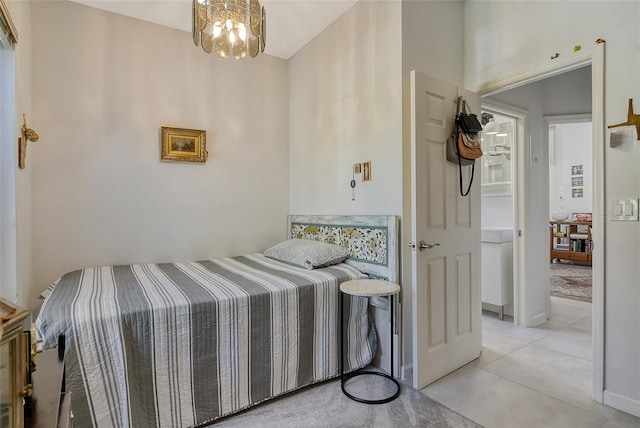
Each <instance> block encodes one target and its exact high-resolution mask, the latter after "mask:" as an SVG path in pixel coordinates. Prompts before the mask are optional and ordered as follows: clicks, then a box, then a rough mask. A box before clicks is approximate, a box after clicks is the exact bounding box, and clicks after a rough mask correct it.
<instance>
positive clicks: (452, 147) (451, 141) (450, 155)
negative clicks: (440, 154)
mask: <svg viewBox="0 0 640 428" xmlns="http://www.w3.org/2000/svg"><path fill="white" fill-rule="evenodd" d="M458 139H459V138H458V133H457V132H454V134H453V135H452V136H450V137H449V138H448V139H447V160H448V161H449V162H451V163H455V164H456V165H457V164H458V161H460V163H461V164H462V165H463V166H467V165H473V163H474V162H475V159H466V158H461V157H460V156H458V151H459V149H458Z"/></svg>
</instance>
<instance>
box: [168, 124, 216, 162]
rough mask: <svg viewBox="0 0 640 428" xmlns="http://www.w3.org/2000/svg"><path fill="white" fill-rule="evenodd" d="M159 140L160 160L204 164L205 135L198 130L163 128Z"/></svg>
mask: <svg viewBox="0 0 640 428" xmlns="http://www.w3.org/2000/svg"><path fill="white" fill-rule="evenodd" d="M161 135H162V136H161V139H160V160H163V161H172V162H206V161H207V157H208V156H209V153H208V152H207V133H206V131H203V130H200V129H186V128H170V127H168V126H163V127H162V129H161Z"/></svg>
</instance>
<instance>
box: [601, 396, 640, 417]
mask: <svg viewBox="0 0 640 428" xmlns="http://www.w3.org/2000/svg"><path fill="white" fill-rule="evenodd" d="M603 403H604V404H605V405H607V406H609V407H613V408H614V409H618V410H621V411H623V412H626V413H630V414H632V415H633V416H637V417H639V418H640V400H634V399H633V398H629V397H625V396H624V395H620V394H616V393H615V392H611V391H607V390H606V389H605V390H604V400H603Z"/></svg>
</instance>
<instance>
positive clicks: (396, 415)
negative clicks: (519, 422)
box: [212, 376, 481, 428]
mask: <svg viewBox="0 0 640 428" xmlns="http://www.w3.org/2000/svg"><path fill="white" fill-rule="evenodd" d="M347 385H348V391H349V392H351V393H352V394H355V395H356V396H358V397H366V398H369V399H379V398H382V397H384V396H388V395H384V394H387V393H388V392H389V390H390V388H389V387H390V386H391V382H389V381H388V380H385V379H384V378H382V377H380V376H358V377H356V378H353V379H351V380H350V381H349V382H348V383H347ZM392 388H393V389H391V394H393V392H394V391H395V387H392ZM372 394H373V395H372ZM391 394H389V395H391ZM212 426H213V427H235V426H238V427H278V428H286V427H291V428H293V427H296V428H298V427H385V428H386V427H389V428H391V427H432V428H436V427H438V428H445V427H451V428H481V426H480V425H478V424H476V423H475V422H473V421H471V420H469V419H467V418H465V417H464V416H462V415H460V414H458V413H456V412H454V411H453V410H451V409H449V408H448V407H445V406H443V405H442V404H440V403H438V402H436V401H434V400H432V399H431V398H429V397H427V396H426V395H424V394H421V393H420V392H418V391H416V390H414V389H412V388H409V387H407V386H404V385H403V386H402V388H401V393H400V396H399V397H398V398H396V399H395V400H394V401H392V402H390V403H386V404H362V403H358V402H356V401H353V400H351V399H349V398H348V397H346V396H345V395H344V394H343V393H342V390H341V389H340V380H339V379H334V380H329V381H326V382H322V383H320V384H317V385H313V386H310V387H307V388H303V389H301V390H298V391H296V392H293V393H291V394H287V395H285V396H283V397H281V398H277V399H274V400H271V401H267V402H265V403H262V404H260V405H258V406H256V407H252V408H250V409H248V410H245V411H244V412H242V413H239V414H236V415H232V416H229V417H226V418H223V419H220V420H219V421H217V422H215V423H214V424H213V425H212Z"/></svg>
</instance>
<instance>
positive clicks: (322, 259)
mask: <svg viewBox="0 0 640 428" xmlns="http://www.w3.org/2000/svg"><path fill="white" fill-rule="evenodd" d="M263 254H264V255H265V256H267V257H269V258H272V259H275V260H278V261H281V262H284V263H288V264H292V265H294V266H300V267H303V268H306V269H309V270H311V269H315V268H319V267H325V266H331V265H335V264H336V263H340V262H342V261H344V260H345V259H346V258H347V257H348V256H349V252H348V251H347V249H346V248H342V247H340V246H338V245H334V244H329V243H327V242H320V241H310V240H307V239H290V240H288V241H284V242H281V243H279V244H277V245H274V246H273V247H271V248H269V249H267V250H265V252H264V253H263Z"/></svg>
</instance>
